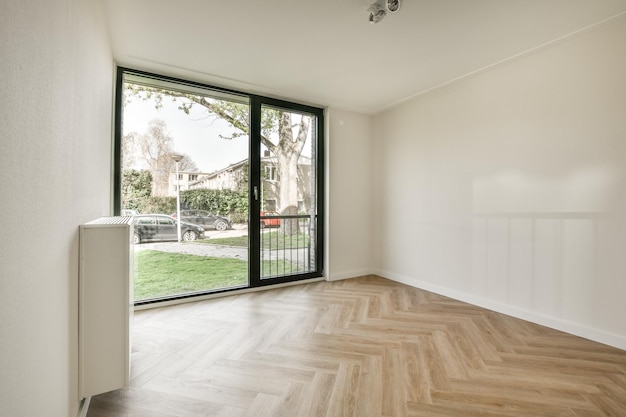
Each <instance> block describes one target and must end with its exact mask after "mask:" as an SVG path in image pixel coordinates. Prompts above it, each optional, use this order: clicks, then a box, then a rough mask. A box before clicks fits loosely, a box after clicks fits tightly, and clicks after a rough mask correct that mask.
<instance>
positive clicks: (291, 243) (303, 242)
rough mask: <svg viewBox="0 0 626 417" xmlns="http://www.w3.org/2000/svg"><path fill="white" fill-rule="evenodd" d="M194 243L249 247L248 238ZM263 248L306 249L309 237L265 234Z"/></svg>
mask: <svg viewBox="0 0 626 417" xmlns="http://www.w3.org/2000/svg"><path fill="white" fill-rule="evenodd" d="M194 243H205V244H208V245H225V246H237V247H242V248H247V247H248V236H247V235H246V236H238V237H224V238H221V237H220V238H211V239H202V240H198V241H196V242H194ZM261 246H263V247H265V248H268V249H291V248H293V249H295V248H306V247H308V246H309V236H308V235H304V234H298V235H293V236H286V235H284V234H282V233H279V232H275V231H273V232H264V233H262V234H261Z"/></svg>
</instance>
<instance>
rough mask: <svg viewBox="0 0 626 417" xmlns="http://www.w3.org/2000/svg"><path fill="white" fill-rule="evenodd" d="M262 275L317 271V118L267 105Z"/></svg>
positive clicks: (264, 116) (263, 153)
mask: <svg viewBox="0 0 626 417" xmlns="http://www.w3.org/2000/svg"><path fill="white" fill-rule="evenodd" d="M261 120H262V128H261V137H262V138H261V140H262V145H261V239H260V245H261V268H260V269H261V279H267V278H276V277H283V276H290V275H297V274H302V273H307V272H312V271H315V246H316V242H315V235H316V234H315V229H316V221H317V217H316V213H317V198H316V189H317V188H316V170H315V167H316V163H315V159H316V144H317V137H316V136H317V132H316V130H315V127H316V126H317V120H316V117H315V116H313V115H310V114H304V113H299V112H294V111H291V110H286V109H280V108H273V107H268V106H263V107H262V117H261Z"/></svg>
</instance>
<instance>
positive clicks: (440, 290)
mask: <svg viewBox="0 0 626 417" xmlns="http://www.w3.org/2000/svg"><path fill="white" fill-rule="evenodd" d="M372 273H373V274H375V275H378V276H380V277H383V278H387V279H390V280H392V281H396V282H399V283H402V284H406V285H409V286H411V287H415V288H419V289H422V290H425V291H430V292H433V293H436V294H440V295H443V296H446V297H450V298H454V299H455V300H459V301H463V302H466V303H469V304H472V305H475V306H478V307H482V308H486V309H488V310H492V311H496V312H498V313H502V314H506V315H508V316H512V317H516V318H519V319H522V320H526V321H530V322H532V323H536V324H540V325H542V326H546V327H550V328H552V329H556V330H560V331H562V332H565V333H569V334H572V335H575V336H579V337H583V338H585V339H589V340H593V341H595V342H598V343H603V344H605V345H609V346H613V347H616V348H618V349H623V350H626V336H622V335H619V334H616V333H611V332H607V331H604V330H598V329H594V328H592V327H589V326H585V325H582V324H580V323H575V322H571V321H568V320H564V319H561V318H558V317H554V316H550V315H547V314H542V313H537V312H534V311H531V310H527V309H524V308H520V307H516V306H512V305H510V304H506V303H502V302H499V301H495V300H491V299H488V298H483V297H478V296H475V295H472V294H469V293H466V292H463V291H458V290H455V289H451V288H447V287H442V286H438V285H434V284H431V283H428V282H423V281H419V280H416V279H414V278H410V277H407V276H403V275H399V274H396V273H393V272H390V271H385V270H381V269H374V270H373V271H372Z"/></svg>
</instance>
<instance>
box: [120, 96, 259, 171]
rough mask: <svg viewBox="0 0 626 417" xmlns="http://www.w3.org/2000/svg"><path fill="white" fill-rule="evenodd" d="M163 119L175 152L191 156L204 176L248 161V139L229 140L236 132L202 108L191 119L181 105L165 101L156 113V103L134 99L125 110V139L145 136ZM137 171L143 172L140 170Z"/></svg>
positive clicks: (193, 111) (196, 109) (195, 108)
mask: <svg viewBox="0 0 626 417" xmlns="http://www.w3.org/2000/svg"><path fill="white" fill-rule="evenodd" d="M156 118H158V119H162V120H164V121H165V123H166V126H167V133H168V134H169V136H171V137H172V138H173V145H172V150H173V151H174V152H175V153H181V154H188V155H189V156H191V159H193V161H194V162H195V163H196V165H197V166H198V169H199V170H200V171H201V172H212V171H215V170H219V169H222V168H225V167H227V166H228V165H230V164H233V163H235V162H239V161H241V160H243V159H246V158H247V157H248V137H247V136H242V137H238V138H235V139H232V140H226V139H222V138H220V137H219V135H220V134H221V135H223V136H229V135H230V134H231V133H232V132H234V131H235V129H234V128H232V127H230V126H229V125H228V123H226V122H225V121H224V120H221V119H215V118H206V115H205V114H204V111H203V109H202V108H201V107H200V106H194V108H192V111H191V112H190V114H189V115H187V114H185V113H184V112H183V111H182V110H179V109H178V104H177V103H176V102H172V101H171V100H168V99H164V100H163V106H162V107H161V108H160V109H156V108H155V105H154V102H153V101H152V100H150V101H143V100H139V99H133V100H132V101H131V102H130V103H128V104H127V105H126V106H125V108H124V119H123V120H124V121H123V123H124V125H123V129H124V131H123V135H127V134H129V133H131V132H136V133H138V134H143V133H146V132H147V130H148V124H149V123H150V121H151V120H153V119H156ZM136 168H142V167H141V166H137V167H136Z"/></svg>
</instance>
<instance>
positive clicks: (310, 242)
mask: <svg viewBox="0 0 626 417" xmlns="http://www.w3.org/2000/svg"><path fill="white" fill-rule="evenodd" d="M315 222H316V219H315V217H314V216H309V215H284V216H261V223H262V224H263V225H264V226H265V227H264V228H263V229H262V230H261V245H260V246H261V279H267V278H275V277H281V276H287V275H295V274H302V273H307V272H312V271H314V270H315V233H314V230H315Z"/></svg>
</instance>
